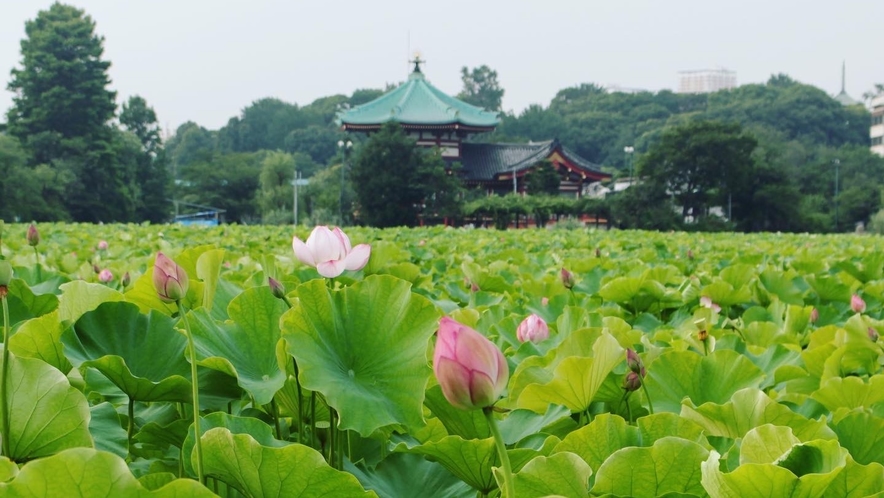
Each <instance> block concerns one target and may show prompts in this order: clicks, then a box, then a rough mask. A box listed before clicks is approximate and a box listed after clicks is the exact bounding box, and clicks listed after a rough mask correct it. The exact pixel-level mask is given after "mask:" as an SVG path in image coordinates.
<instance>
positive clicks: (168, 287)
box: [153, 252, 188, 303]
mask: <svg viewBox="0 0 884 498" xmlns="http://www.w3.org/2000/svg"><path fill="white" fill-rule="evenodd" d="M153 286H154V288H155V289H156V291H157V295H159V297H160V299H161V300H163V301H164V302H167V303H171V302H175V301H179V300H181V299H184V296H185V295H187V286H188V279H187V272H185V271H184V268H181V267H180V266H178V265H177V264H175V262H174V261H172V260H171V259H169V258H168V257H167V256H166V255H165V254H163V253H161V252H158V253H157V259H156V261H155V262H154V265H153Z"/></svg>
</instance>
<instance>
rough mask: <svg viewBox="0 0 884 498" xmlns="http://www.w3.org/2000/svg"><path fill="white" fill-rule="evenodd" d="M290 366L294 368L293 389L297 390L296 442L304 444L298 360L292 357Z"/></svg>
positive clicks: (302, 399) (302, 398)
mask: <svg viewBox="0 0 884 498" xmlns="http://www.w3.org/2000/svg"><path fill="white" fill-rule="evenodd" d="M292 367H294V369H295V389H297V391H298V443H300V444H304V417H303V416H302V414H303V413H304V407H303V406H302V403H303V402H304V397H303V395H302V393H301V379H299V378H298V362H297V361H296V360H295V358H294V356H293V357H292Z"/></svg>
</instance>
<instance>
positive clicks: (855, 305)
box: [850, 294, 866, 313]
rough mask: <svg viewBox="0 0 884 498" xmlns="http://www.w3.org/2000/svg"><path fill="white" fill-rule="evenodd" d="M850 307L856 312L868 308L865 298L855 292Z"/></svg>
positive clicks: (851, 297)
mask: <svg viewBox="0 0 884 498" xmlns="http://www.w3.org/2000/svg"><path fill="white" fill-rule="evenodd" d="M850 309H852V310H853V311H854V313H862V312H863V311H865V310H866V302H865V301H863V298H861V297H859V295H857V294H854V295H852V296H850Z"/></svg>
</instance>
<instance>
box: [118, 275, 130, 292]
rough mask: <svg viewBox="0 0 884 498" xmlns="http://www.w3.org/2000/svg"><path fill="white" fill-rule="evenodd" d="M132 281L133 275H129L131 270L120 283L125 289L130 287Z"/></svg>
mask: <svg viewBox="0 0 884 498" xmlns="http://www.w3.org/2000/svg"><path fill="white" fill-rule="evenodd" d="M130 283H132V277H131V276H130V275H129V272H126V273H124V274H123V278H121V279H120V285H122V286H123V288H124V289H125V288H126V287H129V284H130Z"/></svg>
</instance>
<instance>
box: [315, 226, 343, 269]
mask: <svg viewBox="0 0 884 498" xmlns="http://www.w3.org/2000/svg"><path fill="white" fill-rule="evenodd" d="M307 247H308V248H310V252H311V253H312V254H313V261H315V262H316V263H317V264H319V263H322V262H323V261H332V260H335V261H336V260H339V259H341V258H342V257H343V256H344V255H343V254H341V249H343V246H342V245H341V241H340V240H339V239H338V238H337V237H335V236H334V234H332V231H331V230H329V229H328V227H326V226H318V227H316V228H314V229H313V232H311V233H310V237H308V238H307Z"/></svg>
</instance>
